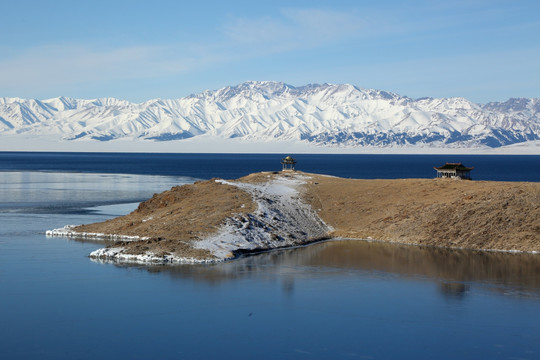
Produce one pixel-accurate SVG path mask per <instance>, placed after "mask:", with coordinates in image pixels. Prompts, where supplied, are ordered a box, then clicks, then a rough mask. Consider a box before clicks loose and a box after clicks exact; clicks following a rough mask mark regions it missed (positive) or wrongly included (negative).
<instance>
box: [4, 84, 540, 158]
mask: <svg viewBox="0 0 540 360" xmlns="http://www.w3.org/2000/svg"><path fill="white" fill-rule="evenodd" d="M4 135H9V136H18V135H25V136H27V137H37V136H47V137H51V138H55V139H58V140H64V141H75V140H79V139H84V140H97V141H110V140H115V139H132V140H141V141H142V140H145V141H159V142H162V141H172V140H184V139H188V138H195V137H198V136H201V135H205V136H208V137H214V138H219V139H222V140H223V139H225V140H227V139H241V140H247V141H263V142H268V141H273V140H287V141H297V142H303V143H308V144H314V145H318V146H346V147H365V146H373V147H389V146H396V145H397V146H418V145H422V146H431V147H453V148H467V147H487V148H497V147H501V146H507V145H512V144H518V143H525V142H527V141H535V140H540V99H538V98H511V99H508V100H506V101H504V102H489V103H486V104H476V103H473V102H471V101H469V100H467V99H465V98H463V97H452V98H431V97H424V98H418V99H412V98H409V97H407V96H402V95H399V94H396V93H392V92H387V91H383V90H374V89H363V88H359V87H356V86H354V85H351V84H327V83H326V84H322V85H318V84H308V85H304V86H299V87H295V86H291V85H288V84H285V83H283V82H273V81H248V82H244V83H241V84H239V85H236V86H226V87H224V88H221V89H217V90H205V91H203V92H201V93H199V94H192V95H189V96H187V97H183V98H178V99H152V100H147V101H145V102H141V103H132V102H129V101H127V100H120V99H116V98H97V99H90V100H86V99H75V98H70V97H64V96H60V97H57V98H51V99H45V100H36V99H21V98H15V97H14V98H8V97H3V98H0V137H1V136H4Z"/></svg>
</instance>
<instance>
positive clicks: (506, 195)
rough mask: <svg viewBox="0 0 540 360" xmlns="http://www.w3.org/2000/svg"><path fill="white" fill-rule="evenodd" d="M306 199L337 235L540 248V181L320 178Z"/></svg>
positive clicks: (473, 246)
mask: <svg viewBox="0 0 540 360" xmlns="http://www.w3.org/2000/svg"><path fill="white" fill-rule="evenodd" d="M305 197H306V199H307V201H309V202H310V203H311V204H312V206H313V208H314V209H320V211H319V215H320V216H321V217H322V219H323V220H325V221H326V222H327V223H328V224H329V225H331V226H332V227H334V229H335V231H334V233H333V234H332V235H333V236H336V237H348V238H369V237H371V238H373V239H378V240H384V241H393V242H401V243H409V244H423V245H435V246H444V247H454V248H469V249H497V250H526V251H540V184H538V183H523V182H511V183H510V182H493V181H465V180H453V179H400V180H350V179H341V178H335V177H327V176H320V175H313V181H311V182H310V184H308V186H307V187H306V193H305Z"/></svg>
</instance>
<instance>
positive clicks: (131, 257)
mask: <svg viewBox="0 0 540 360" xmlns="http://www.w3.org/2000/svg"><path fill="white" fill-rule="evenodd" d="M124 251H125V249H124V248H123V247H110V248H103V249H97V250H95V251H92V252H91V253H90V258H92V259H94V260H96V261H100V262H123V263H135V264H149V263H159V264H163V263H168V264H176V263H208V262H212V260H199V259H195V258H184V257H178V256H174V255H163V256H160V255H156V254H155V253H153V252H150V251H149V252H145V253H144V254H138V255H135V254H125V253H124Z"/></svg>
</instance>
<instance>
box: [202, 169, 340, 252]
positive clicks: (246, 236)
mask: <svg viewBox="0 0 540 360" xmlns="http://www.w3.org/2000/svg"><path fill="white" fill-rule="evenodd" d="M307 180H309V177H307V176H304V175H300V174H294V173H291V174H289V175H287V176H285V175H280V176H278V177H276V178H275V179H272V180H269V181H268V182H266V183H263V184H248V183H239V182H228V181H225V180H216V181H217V182H221V183H223V184H227V185H232V186H236V187H238V188H240V189H242V190H245V191H247V192H249V193H250V194H251V195H252V197H253V200H254V201H255V202H256V204H257V210H256V211H255V212H254V213H252V214H247V215H236V216H233V217H231V218H229V219H227V221H226V223H225V225H223V226H222V228H221V230H220V231H219V233H218V234H217V235H214V236H210V237H208V238H206V239H203V240H201V241H198V242H197V243H196V245H195V247H196V248H200V249H207V250H209V251H210V252H212V254H213V255H215V256H216V257H218V258H219V259H227V258H231V257H233V256H234V253H235V252H237V251H242V250H246V251H253V250H267V249H275V248H281V247H290V246H297V245H301V244H305V243H308V242H311V241H315V240H318V239H324V238H326V237H327V235H328V232H329V231H330V230H331V228H330V227H329V226H328V225H327V224H325V223H324V222H323V221H322V219H321V218H320V217H319V216H318V215H317V214H316V212H315V211H313V209H312V208H311V206H309V205H308V204H305V203H304V202H303V201H302V199H301V197H300V194H299V187H300V186H301V185H302V184H304V183H305V182H306V181H307Z"/></svg>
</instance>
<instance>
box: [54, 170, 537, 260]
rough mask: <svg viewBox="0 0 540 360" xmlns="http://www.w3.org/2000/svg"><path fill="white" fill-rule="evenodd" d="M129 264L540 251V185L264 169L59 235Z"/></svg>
mask: <svg viewBox="0 0 540 360" xmlns="http://www.w3.org/2000/svg"><path fill="white" fill-rule="evenodd" d="M47 234H48V235H50V236H73V237H86V238H88V237H91V238H100V239H108V240H113V241H114V244H113V245H110V246H108V247H105V248H103V249H99V250H96V251H94V252H92V253H91V254H90V256H91V257H93V258H99V259H105V260H113V261H124V262H214V261H222V260H226V259H232V258H234V257H236V256H238V255H240V254H243V253H249V252H257V251H264V250H269V249H276V248H283V247H291V246H298V245H304V244H307V243H310V242H314V241H318V240H321V239H329V238H353V239H373V240H378V241H386V242H396V243H404V244H415V245H427V246H440V247H446V248H460V249H476V250H498V251H520V252H521V251H525V252H540V183H524V182H521V183H520V182H511V183H509V182H491V181H464V180H452V179H399V180H360V179H343V178H337V177H332V176H325V175H318V174H309V173H303V172H298V171H294V172H272V173H271V172H262V173H255V174H251V175H248V176H246V177H243V178H240V179H237V180H230V181H225V180H222V179H212V180H209V181H204V182H197V183H195V184H191V185H184V186H177V187H173V188H172V189H170V190H168V191H165V192H163V193H161V194H156V195H154V196H153V197H152V198H151V199H149V200H147V201H145V202H142V203H141V204H140V205H139V207H138V208H137V209H136V210H135V211H133V212H132V213H130V214H128V215H125V216H121V217H118V218H115V219H111V220H108V221H105V222H102V223H95V224H89V225H79V226H66V227H64V228H61V229H55V230H50V231H48V232H47Z"/></svg>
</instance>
